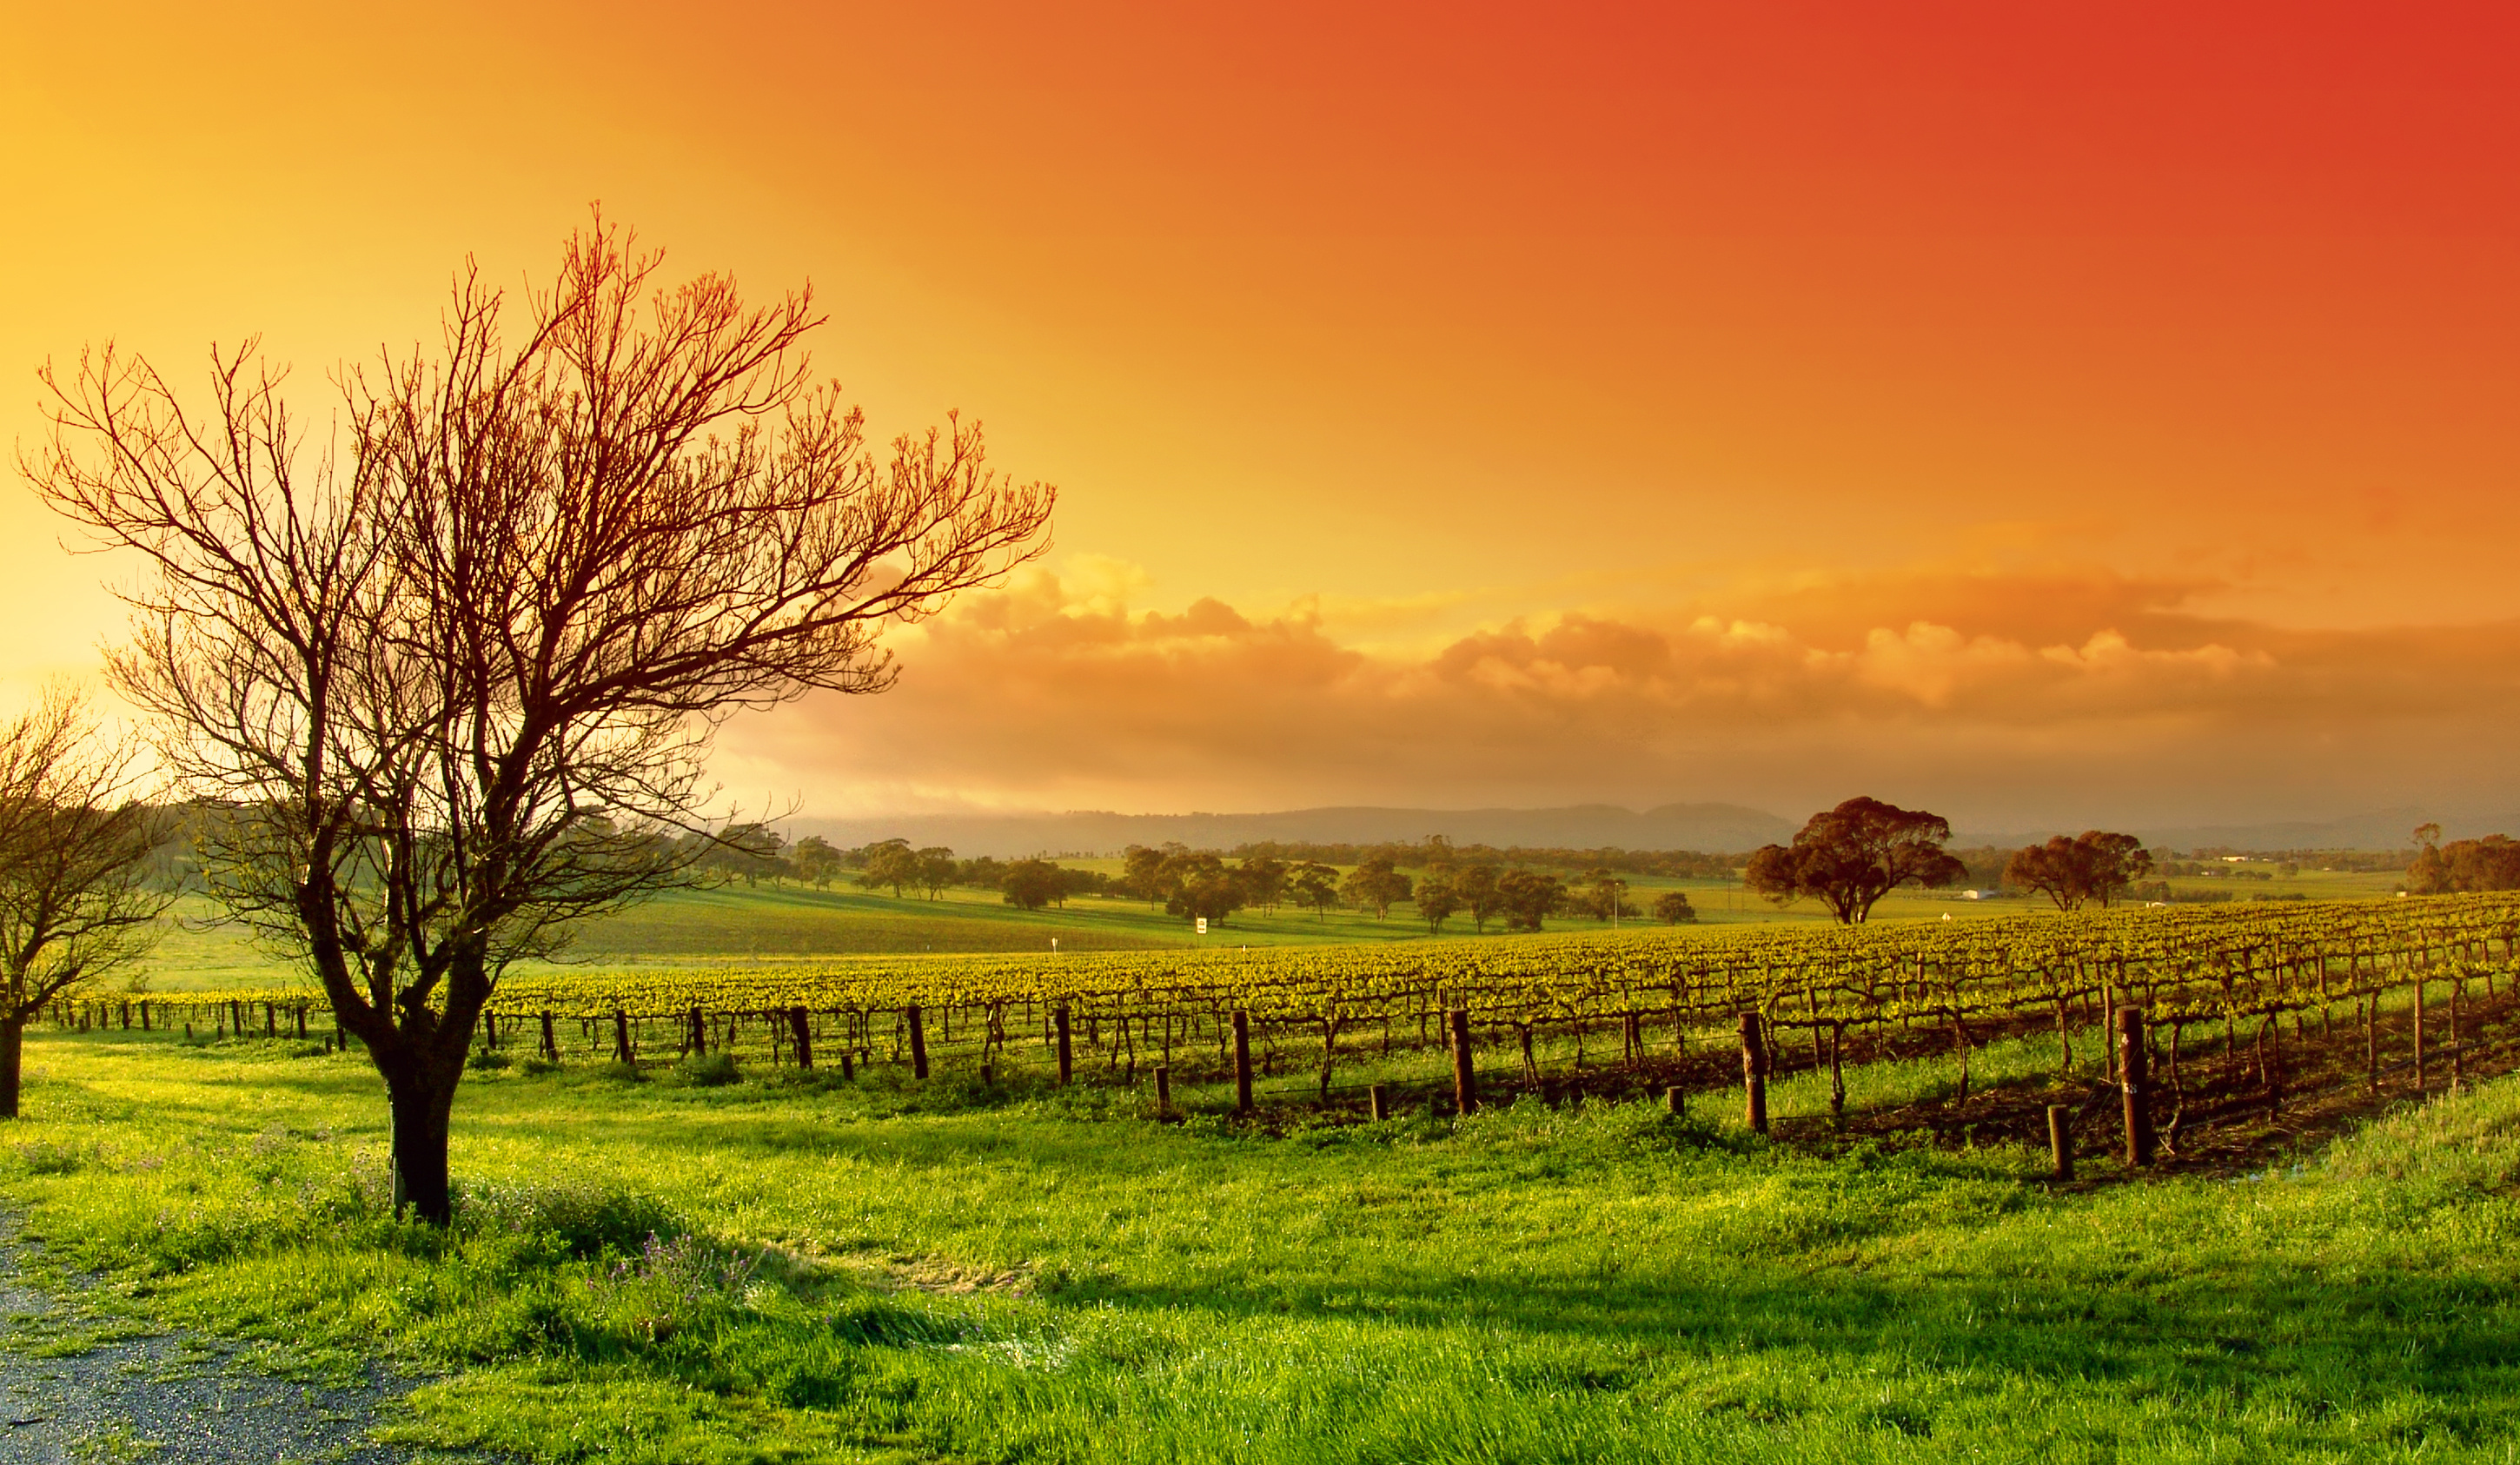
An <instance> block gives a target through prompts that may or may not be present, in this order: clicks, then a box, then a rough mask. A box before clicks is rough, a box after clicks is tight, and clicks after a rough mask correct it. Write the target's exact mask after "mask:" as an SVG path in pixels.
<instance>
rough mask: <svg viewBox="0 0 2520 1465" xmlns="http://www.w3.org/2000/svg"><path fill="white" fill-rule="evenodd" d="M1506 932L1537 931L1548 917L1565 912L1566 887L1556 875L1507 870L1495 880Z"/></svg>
mask: <svg viewBox="0 0 2520 1465" xmlns="http://www.w3.org/2000/svg"><path fill="white" fill-rule="evenodd" d="M1497 894H1498V896H1499V897H1500V898H1502V900H1503V901H1504V904H1505V926H1506V929H1507V930H1508V931H1537V930H1539V929H1540V928H1541V923H1542V922H1544V921H1546V920H1547V919H1548V918H1549V917H1550V916H1553V915H1555V914H1556V913H1557V912H1558V911H1560V910H1565V909H1566V884H1565V882H1564V881H1562V880H1560V879H1558V878H1557V877H1556V876H1555V875H1544V874H1540V873H1538V872H1536V871H1533V870H1527V869H1515V870H1508V871H1506V872H1505V874H1503V875H1501V876H1499V877H1498V879H1497Z"/></svg>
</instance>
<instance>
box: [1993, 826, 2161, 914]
mask: <svg viewBox="0 0 2520 1465" xmlns="http://www.w3.org/2000/svg"><path fill="white" fill-rule="evenodd" d="M2150 873H2152V856H2151V855H2150V854H2149V853H2148V852H2146V851H2145V849H2144V847H2143V842H2142V841H2141V840H2138V839H2137V838H2136V837H2135V836H2134V835H2132V834H2110V833H2107V832H2104V831H2102V830H2099V829H2086V830H2084V831H2083V832H2082V833H2080V834H2078V835H2076V836H2074V837H2073V838H2071V839H2067V838H2066V837H2065V836H2064V835H2062V834H2059V835H2056V836H2055V837H2053V838H2051V839H2049V840H2048V842H2047V843H2046V844H2044V845H2040V844H2034V845H2027V846H2024V847H2023V848H2021V849H2018V850H2015V851H2013V853H2012V858H2011V860H2010V861H2008V862H2006V864H2005V865H2004V866H2003V882H2004V883H2005V884H2007V885H2012V886H2016V887H2018V888H2020V889H2023V890H2035V891H2037V892H2039V893H2040V894H2042V895H2045V896H2046V897H2048V900H2050V901H2052V902H2054V903H2055V906H2056V909H2057V910H2079V909H2081V907H2082V905H2083V903H2084V902H2086V901H2097V902H2099V903H2100V905H2101V906H2102V907H2104V908H2105V907H2106V906H2107V905H2108V904H2109V903H2110V902H2111V901H2113V900H2115V899H2117V897H2118V896H2119V895H2120V894H2122V893H2123V892H2125V891H2126V890H2127V889H2129V888H2130V887H2132V886H2133V885H2134V884H2135V883H2136V882H2137V881H2138V880H2140V879H2142V878H2143V877H2144V876H2146V875H2148V874H2150Z"/></svg>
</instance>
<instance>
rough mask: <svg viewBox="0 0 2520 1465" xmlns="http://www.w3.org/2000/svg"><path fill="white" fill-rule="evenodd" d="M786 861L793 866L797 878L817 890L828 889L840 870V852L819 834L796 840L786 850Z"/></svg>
mask: <svg viewBox="0 0 2520 1465" xmlns="http://www.w3.org/2000/svg"><path fill="white" fill-rule="evenodd" d="M787 862H788V864H790V865H792V866H795V869H796V878H797V879H799V880H802V881H804V882H805V883H806V884H808V885H811V886H813V887H814V888H815V889H817V890H825V889H829V888H830V886H831V883H832V877H833V876H835V875H837V874H838V873H839V872H840V852H839V851H838V850H836V849H834V848H832V842H831V841H830V840H828V839H825V838H824V837H823V836H822V835H820V834H808V835H806V836H805V837H804V838H802V839H800V840H797V841H796V843H795V844H794V845H793V846H792V847H790V848H789V849H788V851H787Z"/></svg>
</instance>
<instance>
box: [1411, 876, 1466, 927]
mask: <svg viewBox="0 0 2520 1465" xmlns="http://www.w3.org/2000/svg"><path fill="white" fill-rule="evenodd" d="M1461 909H1462V898H1461V897H1460V896H1459V895H1457V894H1455V893H1454V890H1453V882H1452V881H1450V880H1447V879H1445V878H1444V877H1443V876H1441V875H1432V874H1430V875H1427V876H1425V877H1423V878H1422V879H1420V880H1419V881H1418V919H1420V920H1423V921H1424V922H1425V923H1426V932H1427V934H1428V935H1430V936H1441V935H1443V934H1444V922H1446V921H1448V920H1450V919H1452V918H1453V915H1454V914H1455V913H1456V912H1457V911H1459V910H1461Z"/></svg>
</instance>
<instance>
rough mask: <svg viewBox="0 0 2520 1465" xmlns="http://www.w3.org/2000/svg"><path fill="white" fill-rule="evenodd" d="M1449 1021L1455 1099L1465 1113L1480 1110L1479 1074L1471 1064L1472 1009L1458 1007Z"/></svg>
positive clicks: (1473, 1112) (1474, 1112)
mask: <svg viewBox="0 0 2520 1465" xmlns="http://www.w3.org/2000/svg"><path fill="white" fill-rule="evenodd" d="M1448 1021H1449V1022H1450V1023H1451V1024H1452V1030H1453V1101H1454V1102H1455V1103H1457V1104H1459V1105H1460V1106H1461V1110H1462V1112H1463V1114H1476V1113H1477V1112H1478V1110H1479V1076H1478V1071H1477V1070H1476V1069H1475V1068H1473V1067H1472V1066H1471V1064H1470V1059H1471V1057H1472V1054H1471V1051H1470V1009H1469V1008H1467V1007H1456V1008H1454V1009H1453V1011H1452V1014H1451V1016H1450V1017H1449V1018H1448Z"/></svg>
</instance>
